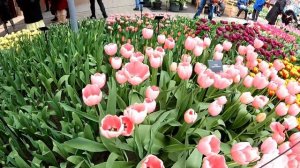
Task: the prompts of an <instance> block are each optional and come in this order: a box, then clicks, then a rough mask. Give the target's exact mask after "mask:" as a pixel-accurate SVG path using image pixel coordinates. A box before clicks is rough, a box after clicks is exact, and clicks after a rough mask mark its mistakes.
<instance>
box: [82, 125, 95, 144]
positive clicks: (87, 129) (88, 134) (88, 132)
mask: <svg viewBox="0 0 300 168" xmlns="http://www.w3.org/2000/svg"><path fill="white" fill-rule="evenodd" d="M83 133H84V137H85V138H86V139H89V140H92V141H94V140H95V138H94V135H93V132H92V128H91V126H90V125H88V124H85V126H84V132H83Z"/></svg>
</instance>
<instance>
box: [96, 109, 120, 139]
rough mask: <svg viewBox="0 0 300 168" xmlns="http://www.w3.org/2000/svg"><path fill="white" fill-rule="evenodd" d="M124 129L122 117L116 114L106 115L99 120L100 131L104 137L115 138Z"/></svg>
mask: <svg viewBox="0 0 300 168" xmlns="http://www.w3.org/2000/svg"><path fill="white" fill-rule="evenodd" d="M123 131H124V125H123V122H122V119H121V118H120V117H118V116H116V115H106V116H105V117H104V118H103V119H102V120H101V126H100V133H101V135H102V136H104V137H105V138H108V139H110V138H116V137H118V136H120V135H121V134H122V133H123Z"/></svg>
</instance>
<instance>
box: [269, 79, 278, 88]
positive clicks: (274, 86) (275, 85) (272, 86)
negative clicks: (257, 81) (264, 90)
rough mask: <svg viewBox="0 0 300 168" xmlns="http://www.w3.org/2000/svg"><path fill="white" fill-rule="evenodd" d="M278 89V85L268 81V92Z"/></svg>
mask: <svg viewBox="0 0 300 168" xmlns="http://www.w3.org/2000/svg"><path fill="white" fill-rule="evenodd" d="M277 88H278V84H277V83H275V82H274V81H270V82H269V84H268V89H270V90H277Z"/></svg>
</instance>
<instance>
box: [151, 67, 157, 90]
mask: <svg viewBox="0 0 300 168" xmlns="http://www.w3.org/2000/svg"><path fill="white" fill-rule="evenodd" d="M151 77H152V78H151V85H155V86H156V84H157V69H155V68H152V76H151Z"/></svg>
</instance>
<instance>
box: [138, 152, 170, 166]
mask: <svg viewBox="0 0 300 168" xmlns="http://www.w3.org/2000/svg"><path fill="white" fill-rule="evenodd" d="M141 168H165V166H164V163H163V162H162V161H161V160H160V159H159V158H158V157H156V156H154V155H148V156H146V157H145V158H144V159H143V162H142V166H141Z"/></svg>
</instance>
